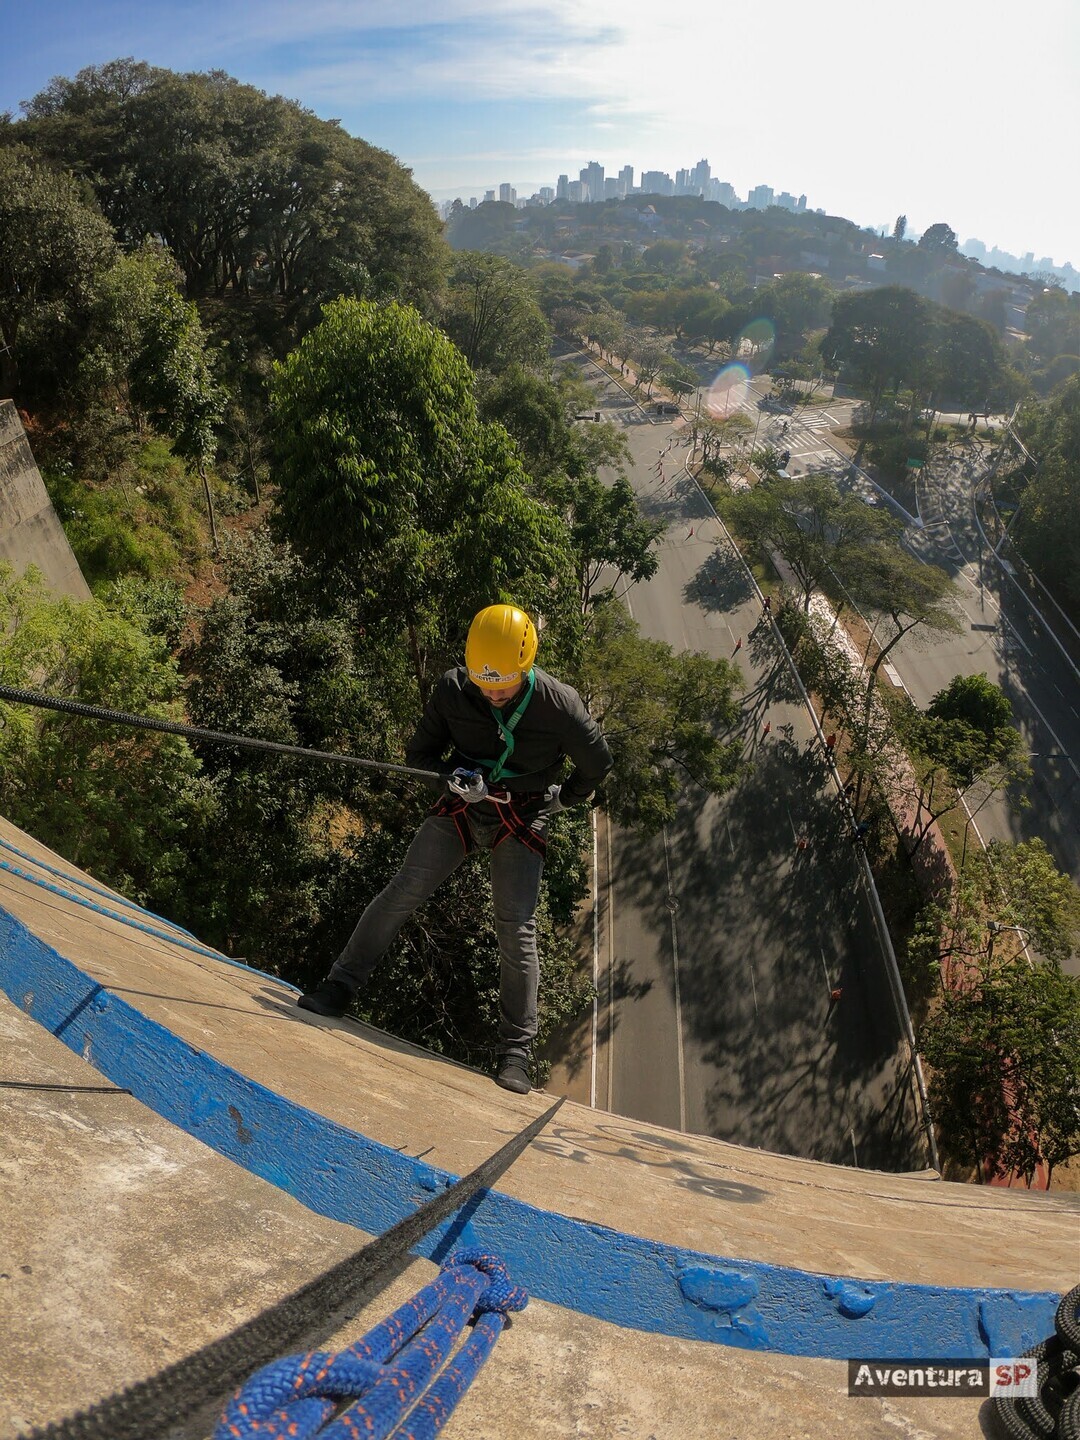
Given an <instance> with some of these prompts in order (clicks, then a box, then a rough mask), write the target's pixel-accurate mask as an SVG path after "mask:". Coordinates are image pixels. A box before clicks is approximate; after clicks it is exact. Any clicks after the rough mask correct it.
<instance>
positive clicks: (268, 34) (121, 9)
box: [0, 0, 1080, 267]
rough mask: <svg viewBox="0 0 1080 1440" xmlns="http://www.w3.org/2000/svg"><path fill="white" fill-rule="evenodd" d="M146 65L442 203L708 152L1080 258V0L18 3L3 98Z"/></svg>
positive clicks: (6, 17) (817, 200)
mask: <svg viewBox="0 0 1080 1440" xmlns="http://www.w3.org/2000/svg"><path fill="white" fill-rule="evenodd" d="M127 55H130V56H133V57H134V58H135V59H138V60H146V61H149V62H150V63H151V64H154V65H160V66H164V67H166V68H168V69H172V70H181V71H188V70H211V69H220V70H225V71H227V72H228V73H229V74H231V75H234V76H235V77H236V78H237V79H238V80H242V81H244V82H246V83H248V84H252V85H255V86H257V87H258V88H259V89H261V90H265V91H267V92H268V93H271V94H280V95H284V96H287V97H288V98H290V99H293V100H297V101H299V102H300V103H301V104H303V105H305V106H306V107H307V108H309V109H310V110H313V111H314V112H315V113H316V114H317V115H319V116H322V117H323V118H324V119H337V120H340V121H341V123H342V124H343V125H344V127H345V129H346V130H348V131H349V132H350V133H351V134H353V135H358V136H360V137H361V138H363V139H364V140H367V141H369V142H370V143H371V144H374V145H378V146H381V147H382V148H384V149H386V150H389V151H390V152H391V153H392V154H393V155H395V156H396V157H397V158H398V159H399V160H400V161H401V162H402V163H403V164H404V165H407V166H408V167H409V169H410V170H411V171H412V172H413V175H414V177H415V179H416V180H417V182H418V183H419V184H420V185H422V186H423V187H424V188H425V189H426V190H428V191H429V192H430V193H431V194H432V195H433V196H434V197H435V198H436V199H446V198H451V197H453V196H454V195H457V194H460V195H461V196H462V198H463V199H465V200H467V199H468V197H469V196H470V195H476V196H478V198H480V199H482V198H483V194H484V191H485V190H490V189H494V188H496V187H497V186H498V185H499V184H500V183H501V182H503V181H509V182H510V183H511V184H512V185H514V186H515V187H516V189H517V191H518V193H519V195H521V194H526V195H528V194H531V193H532V192H533V191H534V190H536V189H537V188H539V186H541V185H554V183H555V181H556V178H557V177H558V175H560V174H567V175H569V176H570V177H571V179H574V178H576V177H577V173H578V171H579V170H580V169H581V168H582V167H583V166H584V165H586V164H587V163H588V162H589V161H590V160H597V161H599V162H600V164H602V165H603V166H604V167H605V169H606V171H607V173H608V174H609V175H611V174H614V173H616V172H617V171H618V170H619V169H621V168H622V166H623V165H633V166H634V170H635V179H638V178H639V177H640V172H641V171H642V170H646V169H657V170H666V171H667V172H668V173H669V174H670V175H672V176H673V177H674V174H675V171H676V170H678V169H681V168H689V167H691V166H693V165H694V164H695V163H696V162H697V161H698V160H699V159H702V158H705V159H707V160H708V161H709V162H710V165H711V167H712V173H713V175H714V176H715V177H717V178H718V179H721V180H727V181H730V183H731V184H732V185H734V187H735V189H736V191H737V192H738V194H739V195H740V196H743V197H745V195H746V193H747V191H748V190H749V189H750V187H751V186H754V185H757V184H766V185H771V186H772V187H773V189H774V190H775V191H776V192H777V193H778V194H779V192H780V191H782V190H788V191H790V192H791V193H793V194H794V195H799V194H803V193H805V194H806V196H807V203H808V206H809V207H810V208H811V209H814V208H822V209H824V210H826V211H827V212H828V213H829V214H834V215H844V216H846V217H847V218H848V219H851V220H854V221H856V222H857V223H858V224H861V225H875V226H882V225H887V226H888V227H889V229H890V230H891V228H892V224H893V221H894V220H895V219H896V217H897V215H899V214H901V213H903V214H905V215H906V216H907V219H908V230H909V233H912V232H914V233H916V234H917V233H919V232H921V231H922V230H925V229H926V228H927V226H929V225H931V224H934V223H936V222H938V221H945V222H946V223H947V224H949V225H951V226H952V228H953V229H954V230H955V231H956V232H957V235H958V236H959V238H960V241H961V242H963V241H965V240H966V239H968V238H969V237H977V238H979V239H981V240H983V241H984V242H985V243H986V244H987V245H998V246H1000V247H1001V248H1002V249H1003V250H1007V251H1010V252H1012V253H1013V254H1016V255H1024V254H1025V253H1026V252H1028V251H1033V252H1034V255H1035V257H1036V260H1038V259H1039V258H1041V257H1043V256H1049V257H1050V258H1051V259H1052V260H1053V261H1054V263H1056V264H1059V265H1060V264H1062V263H1064V262H1065V261H1071V262H1072V263H1073V264H1074V265H1076V266H1078V267H1080V186H1078V185H1077V184H1076V182H1075V173H1076V166H1077V159H1076V157H1077V148H1078V147H1077V141H1078V139H1080V83H1078V82H1080V3H1078V0H1027V3H1026V4H1025V5H1024V6H1022V7H1018V6H1017V5H1016V4H1015V0H1008V3H1004V0H905V3H903V4H893V5H875V4H872V3H868V0H818V3H816V4H814V3H811V0H757V3H754V4H751V3H749V0H742V3H740V0H682V3H680V4H666V5H665V4H662V3H659V0H553V3H552V0H548V3H541V0H404V3H397V4H395V3H393V0H258V3H251V0H164V3H160V0H0V111H4V110H9V111H11V112H12V113H14V114H16V115H17V114H18V113H19V105H20V103H21V102H22V101H23V100H26V99H29V98H30V97H32V96H33V95H35V94H36V93H37V92H38V91H40V90H41V89H43V88H44V87H45V86H46V85H47V84H48V82H49V81H50V80H51V79H52V78H53V77H54V76H57V75H61V76H68V77H72V76H74V75H75V74H76V73H77V71H79V70H80V69H81V68H83V67H84V66H87V65H96V64H101V63H103V62H105V61H107V60H112V59H116V58H117V57H120V56H127ZM1070 174H1072V175H1073V176H1074V179H1073V180H1072V181H1070V180H1069V178H1068V177H1069V175H1070Z"/></svg>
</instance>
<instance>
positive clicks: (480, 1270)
mask: <svg viewBox="0 0 1080 1440" xmlns="http://www.w3.org/2000/svg"><path fill="white" fill-rule="evenodd" d="M528 1298H529V1297H528V1295H527V1294H526V1292H525V1291H524V1290H523V1289H522V1288H521V1286H520V1285H514V1284H512V1283H511V1280H510V1276H509V1275H508V1274H507V1271H506V1266H505V1265H504V1264H503V1262H502V1261H501V1260H500V1259H499V1258H498V1256H496V1255H488V1254H486V1253H484V1252H483V1251H481V1250H459V1251H458V1252H457V1253H456V1254H454V1255H452V1256H451V1257H450V1259H449V1260H447V1261H446V1263H445V1264H444V1265H443V1268H442V1272H441V1274H440V1275H439V1276H438V1278H437V1279H435V1280H434V1281H432V1283H431V1284H430V1285H426V1286H425V1287H424V1289H423V1290H421V1291H420V1292H419V1294H417V1295H414V1296H413V1298H412V1299H411V1300H409V1301H406V1303H405V1304H404V1305H402V1306H401V1308H400V1309H398V1310H395V1311H394V1313H393V1315H390V1316H389V1317H388V1318H387V1319H386V1320H384V1321H383V1322H382V1323H381V1324H380V1325H377V1326H376V1327H375V1329H374V1330H371V1331H369V1332H368V1334H367V1335H365V1336H364V1338H363V1339H362V1340H358V1341H357V1342H356V1343H355V1344H354V1345H351V1346H350V1347H349V1349H348V1350H342V1351H340V1352H339V1353H338V1354H336V1355H335V1354H330V1353H328V1352H326V1351H323V1350H312V1351H309V1353H308V1354H306V1355H292V1356H289V1357H288V1358H287V1359H285V1360H276V1361H275V1362H274V1363H273V1364H272V1365H267V1366H264V1368H263V1369H262V1370H258V1371H256V1373H255V1374H254V1375H253V1376H252V1377H251V1379H250V1380H249V1381H248V1382H247V1384H246V1385H244V1386H243V1388H242V1389H241V1390H239V1391H238V1392H237V1394H236V1395H234V1396H233V1398H232V1399H231V1400H230V1401H229V1403H228V1404H227V1405H226V1407H225V1410H224V1413H223V1414H222V1417H221V1420H220V1422H219V1423H218V1427H217V1429H216V1430H215V1431H214V1435H213V1440H248V1437H257V1440H311V1437H313V1436H316V1435H317V1436H319V1437H320V1440H391V1437H392V1440H431V1437H433V1436H435V1435H437V1434H438V1433H439V1431H440V1430H441V1429H442V1427H443V1425H444V1424H445V1423H446V1419H447V1417H448V1416H449V1415H450V1413H451V1412H452V1411H453V1409H454V1406H455V1405H456V1404H457V1402H458V1401H459V1400H460V1399H461V1397H462V1395H464V1393H465V1391H466V1390H467V1389H468V1388H469V1386H470V1385H471V1384H472V1382H473V1380H474V1379H475V1378H476V1374H477V1372H478V1371H479V1369H480V1367H481V1365H483V1363H484V1361H485V1360H486V1359H487V1357H488V1355H489V1354H490V1353H491V1349H492V1347H493V1346H494V1344H495V1341H496V1340H497V1339H498V1337H499V1334H500V1332H501V1331H502V1328H503V1326H504V1325H505V1324H506V1317H507V1315H508V1314H509V1313H510V1312H511V1311H513V1310H523V1309H524V1308H525V1305H526V1304H527V1302H528ZM474 1317H475V1324H474V1325H473V1328H472V1331H471V1333H470V1335H469V1337H468V1339H467V1340H466V1341H465V1343H464V1344H463V1345H462V1346H461V1347H460V1349H459V1350H458V1351H457V1353H456V1354H455V1355H453V1358H451V1351H452V1350H453V1347H454V1344H455V1342H456V1341H457V1339H458V1337H459V1336H460V1335H461V1333H462V1331H463V1330H464V1329H465V1327H466V1326H467V1325H468V1323H469V1321H470V1319H473V1318H474ZM348 1401H353V1402H354V1403H353V1404H351V1405H349V1408H348V1409H347V1410H345V1411H344V1412H343V1413H341V1414H339V1415H337V1417H336V1418H332V1417H333V1416H334V1414H335V1412H336V1411H338V1410H339V1409H340V1407H341V1405H342V1404H343V1403H345V1402H348ZM328 1421H329V1423H327V1422H328Z"/></svg>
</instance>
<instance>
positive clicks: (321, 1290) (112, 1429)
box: [19, 1097, 564, 1440]
mask: <svg viewBox="0 0 1080 1440" xmlns="http://www.w3.org/2000/svg"><path fill="white" fill-rule="evenodd" d="M563 1098H564V1097H560V1098H559V1099H558V1100H556V1102H555V1104H554V1105H552V1106H550V1107H549V1108H548V1109H547V1110H545V1111H544V1113H543V1114H542V1115H540V1116H538V1117H537V1119H535V1120H534V1121H533V1122H532V1124H531V1125H527V1126H526V1127H525V1129H524V1130H521V1131H519V1133H518V1134H517V1135H515V1136H514V1137H513V1139H512V1140H508V1141H507V1143H506V1144H505V1145H503V1146H502V1147H501V1149H499V1150H496V1151H495V1153H494V1154H493V1155H491V1156H489V1157H488V1159H487V1160H485V1161H484V1162H483V1164H481V1165H479V1166H477V1168H476V1169H475V1170H473V1171H472V1173H471V1174H469V1175H465V1176H463V1177H462V1178H461V1179H460V1180H457V1181H455V1183H454V1184H453V1185H451V1186H450V1188H449V1189H448V1190H444V1191H443V1192H442V1194H441V1195H436V1196H434V1197H433V1198H432V1199H431V1200H429V1201H428V1202H427V1203H426V1204H425V1205H422V1206H421V1207H420V1209H419V1210H416V1211H414V1212H413V1214H411V1215H406V1216H405V1217H404V1218H403V1219H401V1220H399V1221H398V1222H397V1223H396V1224H395V1225H391V1227H390V1229H389V1230H386V1231H384V1232H383V1234H382V1235H380V1236H379V1237H378V1238H377V1239H375V1240H372V1241H371V1242H370V1244H368V1245H365V1246H364V1248H363V1249H362V1250H359V1251H357V1253H356V1254H355V1255H350V1256H348V1257H346V1259H344V1260H341V1261H339V1262H338V1264H337V1265H334V1266H333V1267H332V1268H331V1269H329V1270H327V1271H326V1272H325V1273H324V1274H322V1275H319V1276H317V1277H316V1278H315V1279H314V1280H311V1281H309V1283H308V1284H307V1285H304V1286H302V1287H301V1289H299V1290H296V1291H294V1292H293V1293H292V1294H291V1295H287V1296H286V1297H285V1298H284V1299H283V1300H279V1301H278V1303H277V1304H276V1305H273V1306H271V1307H270V1309H269V1310H264V1311H263V1312H262V1313H261V1314H260V1315H256V1316H254V1317H253V1318H252V1319H251V1320H248V1321H246V1322H245V1323H244V1324H243V1325H239V1326H237V1328H236V1329H235V1330H233V1331H231V1332H230V1333H229V1334H228V1335H223V1336H222V1337H221V1338H220V1339H219V1340H213V1341H211V1343H210V1344H209V1345H206V1346H204V1347H203V1348H202V1349H201V1350H197V1351H196V1352H195V1353H194V1354H193V1355H188V1356H187V1357H186V1358H185V1359H183V1360H178V1361H176V1363H175V1364H173V1365H169V1366H167V1367H166V1368H165V1369H164V1370H159V1371H158V1373H157V1374H156V1375H151V1376H149V1377H148V1378H147V1379H146V1380H140V1381H139V1382H138V1383H137V1384H135V1385H132V1386H129V1387H128V1388H127V1389H126V1390H122V1391H120V1392H119V1393H118V1394H115V1395H110V1396H109V1397H108V1398H107V1399H105V1400H101V1401H99V1402H98V1403H97V1404H96V1405H94V1406H92V1407H91V1408H90V1409H89V1410H81V1411H79V1413H78V1414H76V1415H72V1416H69V1417H68V1418H67V1419H66V1420H60V1421H57V1422H55V1423H53V1424H50V1425H46V1426H45V1427H44V1429H35V1430H32V1431H31V1432H30V1433H29V1434H28V1435H24V1436H21V1437H19V1440H161V1437H163V1436H165V1435H166V1434H167V1433H168V1432H169V1431H171V1430H172V1429H173V1428H174V1427H175V1426H176V1425H178V1424H179V1423H180V1422H181V1421H183V1420H186V1419H187V1417H188V1416H189V1415H191V1414H193V1413H194V1412H195V1411H196V1410H198V1409H200V1408H201V1407H202V1406H203V1405H205V1404H206V1403H207V1402H208V1401H211V1400H214V1399H221V1400H222V1401H224V1399H225V1398H226V1396H227V1395H229V1394H230V1393H231V1392H232V1391H233V1390H235V1389H236V1388H237V1386H238V1385H240V1384H241V1383H242V1382H243V1381H244V1380H246V1379H247V1377H248V1376H249V1375H251V1374H253V1373H254V1372H255V1371H256V1370H258V1369H260V1368H261V1367H262V1366H263V1365H266V1364H269V1363H270V1361H272V1360H276V1359H278V1358H280V1357H281V1356H282V1355H283V1354H285V1353H287V1352H288V1351H289V1349H290V1348H292V1347H294V1346H295V1345H296V1343H297V1341H298V1340H299V1338H300V1337H301V1336H304V1335H306V1334H309V1333H311V1332H312V1331H314V1330H317V1329H318V1328H319V1327H321V1326H322V1325H324V1324H325V1321H326V1317H327V1316H328V1315H329V1314H330V1313H332V1312H333V1311H334V1310H337V1309H340V1308H341V1307H342V1306H343V1305H346V1304H347V1303H348V1301H349V1299H350V1298H351V1297H353V1296H355V1295H358V1294H360V1293H361V1292H362V1291H363V1290H364V1289H365V1288H366V1287H367V1286H368V1285H369V1284H370V1283H371V1282H372V1281H373V1280H375V1279H376V1278H377V1277H378V1276H379V1275H380V1274H381V1273H382V1272H383V1271H384V1270H386V1268H387V1267H388V1266H389V1265H391V1264H392V1263H393V1262H394V1261H396V1260H398V1259H400V1257H401V1256H403V1255H404V1254H406V1252H407V1251H409V1250H411V1249H412V1247H413V1246H414V1245H416V1244H418V1243H419V1241H420V1240H422V1239H423V1238H424V1236H425V1235H427V1234H428V1232H429V1231H431V1230H433V1229H434V1228H435V1226H436V1225H438V1224H440V1223H441V1222H442V1221H443V1220H445V1219H446V1217H447V1216H448V1215H450V1214H452V1213H453V1212H454V1211H455V1210H457V1209H459V1208H460V1207H461V1206H462V1205H464V1204H465V1203H466V1202H467V1201H468V1200H470V1199H471V1198H472V1197H473V1196H474V1195H475V1194H477V1192H478V1191H480V1190H490V1189H491V1187H492V1185H494V1184H495V1182H496V1181H497V1180H498V1179H499V1178H500V1176H502V1175H503V1174H504V1172H505V1171H506V1170H507V1169H508V1168H509V1167H510V1165H511V1164H513V1162H514V1161H515V1160H516V1159H517V1157H518V1156H519V1155H520V1154H521V1153H522V1151H523V1150H525V1149H526V1148H527V1146H528V1145H529V1144H530V1143H531V1142H532V1141H533V1140H534V1139H535V1138H536V1136H537V1135H539V1133H540V1132H541V1130H543V1128H544V1127H545V1125H547V1123H548V1121H549V1120H550V1119H551V1118H552V1116H553V1115H554V1114H555V1112H556V1111H557V1110H558V1109H559V1107H560V1105H562V1103H563Z"/></svg>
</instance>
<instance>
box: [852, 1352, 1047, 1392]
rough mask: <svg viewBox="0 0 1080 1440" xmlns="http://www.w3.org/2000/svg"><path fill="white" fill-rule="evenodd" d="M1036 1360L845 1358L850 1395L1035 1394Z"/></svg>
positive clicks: (1036, 1381)
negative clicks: (846, 1360) (846, 1359)
mask: <svg viewBox="0 0 1080 1440" xmlns="http://www.w3.org/2000/svg"><path fill="white" fill-rule="evenodd" d="M1038 1393H1039V1378H1038V1371H1037V1369H1036V1365H1035V1361H1034V1360H1032V1359H1025V1358H1024V1357H1023V1356H1019V1357H1018V1356H1007V1357H1005V1358H1002V1359H991V1360H963V1359H960V1360H912V1359H903V1360H859V1359H854V1360H852V1359H849V1360H848V1394H849V1395H891V1396H898V1395H936V1396H943V1395H963V1396H979V1395H1005V1396H1012V1397H1019V1396H1021V1395H1038Z"/></svg>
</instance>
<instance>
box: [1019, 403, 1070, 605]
mask: <svg viewBox="0 0 1080 1440" xmlns="http://www.w3.org/2000/svg"><path fill="white" fill-rule="evenodd" d="M1017 427H1018V429H1019V431H1020V434H1021V435H1022V436H1023V438H1024V441H1025V443H1026V445H1027V447H1028V450H1029V452H1030V453H1031V455H1032V457H1033V460H1034V469H1033V470H1032V467H1031V466H1029V465H1027V464H1026V463H1025V465H1024V467H1023V474H1025V475H1028V476H1030V478H1028V479H1027V482H1026V486H1025V488H1024V489H1023V490H1022V493H1021V499H1020V514H1019V516H1018V518H1017V521H1016V525H1015V528H1014V531H1013V533H1014V535H1015V536H1016V537H1017V540H1018V541H1019V543H1020V545H1021V547H1022V549H1023V552H1024V555H1025V556H1026V557H1027V559H1028V560H1029V561H1030V562H1031V564H1032V565H1034V566H1035V568H1036V569H1037V571H1038V573H1039V574H1040V576H1042V578H1043V579H1044V580H1045V581H1046V582H1047V584H1049V585H1050V586H1051V588H1053V589H1054V590H1055V591H1056V592H1057V594H1058V595H1059V597H1060V598H1061V601H1062V603H1063V604H1064V605H1066V606H1067V607H1068V608H1069V609H1070V611H1071V612H1072V614H1073V615H1074V617H1078V618H1080V375H1074V376H1072V378H1071V379H1068V380H1066V381H1064V382H1063V383H1062V384H1061V385H1060V386H1059V387H1058V388H1057V390H1056V391H1055V392H1054V393H1053V395H1051V397H1050V399H1049V400H1048V401H1047V403H1046V405H1045V406H1037V405H1028V406H1027V407H1025V409H1023V410H1022V411H1021V413H1020V416H1019V417H1018V422H1017Z"/></svg>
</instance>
